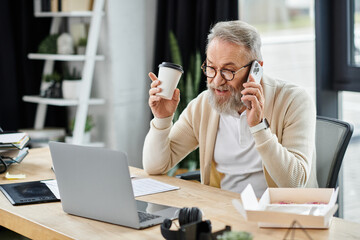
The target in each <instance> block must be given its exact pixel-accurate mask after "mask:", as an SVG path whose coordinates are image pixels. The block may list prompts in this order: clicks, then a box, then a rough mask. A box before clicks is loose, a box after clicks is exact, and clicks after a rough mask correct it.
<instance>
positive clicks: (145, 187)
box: [131, 178, 180, 197]
mask: <svg viewBox="0 0 360 240" xmlns="http://www.w3.org/2000/svg"><path fill="white" fill-rule="evenodd" d="M131 182H132V185H133V190H134V196H135V197H139V196H144V195H148V194H154V193H160V192H166V191H171V190H177V189H180V188H179V187H176V186H173V185H169V184H166V183H163V182H160V181H157V180H154V179H151V178H138V179H132V180H131Z"/></svg>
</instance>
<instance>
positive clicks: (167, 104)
mask: <svg viewBox="0 0 360 240" xmlns="http://www.w3.org/2000/svg"><path fill="white" fill-rule="evenodd" d="M149 77H150V79H151V80H152V83H151V88H150V90H149V106H150V108H151V111H152V113H153V114H154V116H155V117H157V118H167V117H170V116H172V115H173V114H174V113H175V111H176V108H177V106H178V104H179V102H180V90H179V89H178V88H177V89H175V91H174V94H173V97H172V99H171V100H167V99H164V98H162V97H160V96H157V95H156V94H157V93H159V92H161V88H158V86H159V85H160V80H159V79H158V78H157V77H156V75H155V74H154V73H152V72H150V73H149Z"/></svg>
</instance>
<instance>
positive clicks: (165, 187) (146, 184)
mask: <svg viewBox="0 0 360 240" xmlns="http://www.w3.org/2000/svg"><path fill="white" fill-rule="evenodd" d="M41 182H42V183H45V184H46V185H47V187H48V188H49V189H50V190H51V192H52V193H53V194H54V195H55V196H56V197H57V198H58V199H60V192H59V188H58V185H57V181H56V180H45V181H41ZM131 183H132V186H133V191H134V197H140V196H144V195H149V194H154V193H161V192H167V191H172V190H177V189H180V188H179V187H176V186H173V185H169V184H166V183H163V182H160V181H157V180H154V179H151V178H135V179H131Z"/></svg>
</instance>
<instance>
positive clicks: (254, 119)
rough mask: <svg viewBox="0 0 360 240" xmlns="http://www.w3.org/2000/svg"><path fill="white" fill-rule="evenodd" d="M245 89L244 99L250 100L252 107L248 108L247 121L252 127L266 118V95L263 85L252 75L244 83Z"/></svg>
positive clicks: (243, 92) (242, 92) (243, 91)
mask: <svg viewBox="0 0 360 240" xmlns="http://www.w3.org/2000/svg"><path fill="white" fill-rule="evenodd" d="M243 86H244V89H243V90H242V91H241V94H242V95H243V96H242V98H241V100H242V101H249V102H250V103H251V109H248V108H247V109H246V116H247V122H248V124H249V126H250V127H253V126H255V125H257V124H259V123H260V122H261V121H262V120H263V118H264V105H265V97H264V91H263V88H262V86H261V85H260V84H259V83H256V82H255V79H254V77H253V76H252V75H250V76H249V81H248V82H246V83H244V84H243Z"/></svg>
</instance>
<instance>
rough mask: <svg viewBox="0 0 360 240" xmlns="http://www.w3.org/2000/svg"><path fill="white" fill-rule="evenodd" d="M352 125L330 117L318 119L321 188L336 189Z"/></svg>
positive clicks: (317, 145) (318, 155)
mask: <svg viewBox="0 0 360 240" xmlns="http://www.w3.org/2000/svg"><path fill="white" fill-rule="evenodd" d="M353 131H354V127H353V125H352V124H350V123H347V122H344V121H341V120H338V119H334V118H328V117H322V116H317V118H316V143H315V146H316V175H317V180H318V184H319V187H321V188H335V187H336V182H337V178H338V175H339V171H340V167H341V163H342V160H343V158H344V155H345V151H346V149H347V147H348V145H349V142H350V138H351V136H352V134H353Z"/></svg>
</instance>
